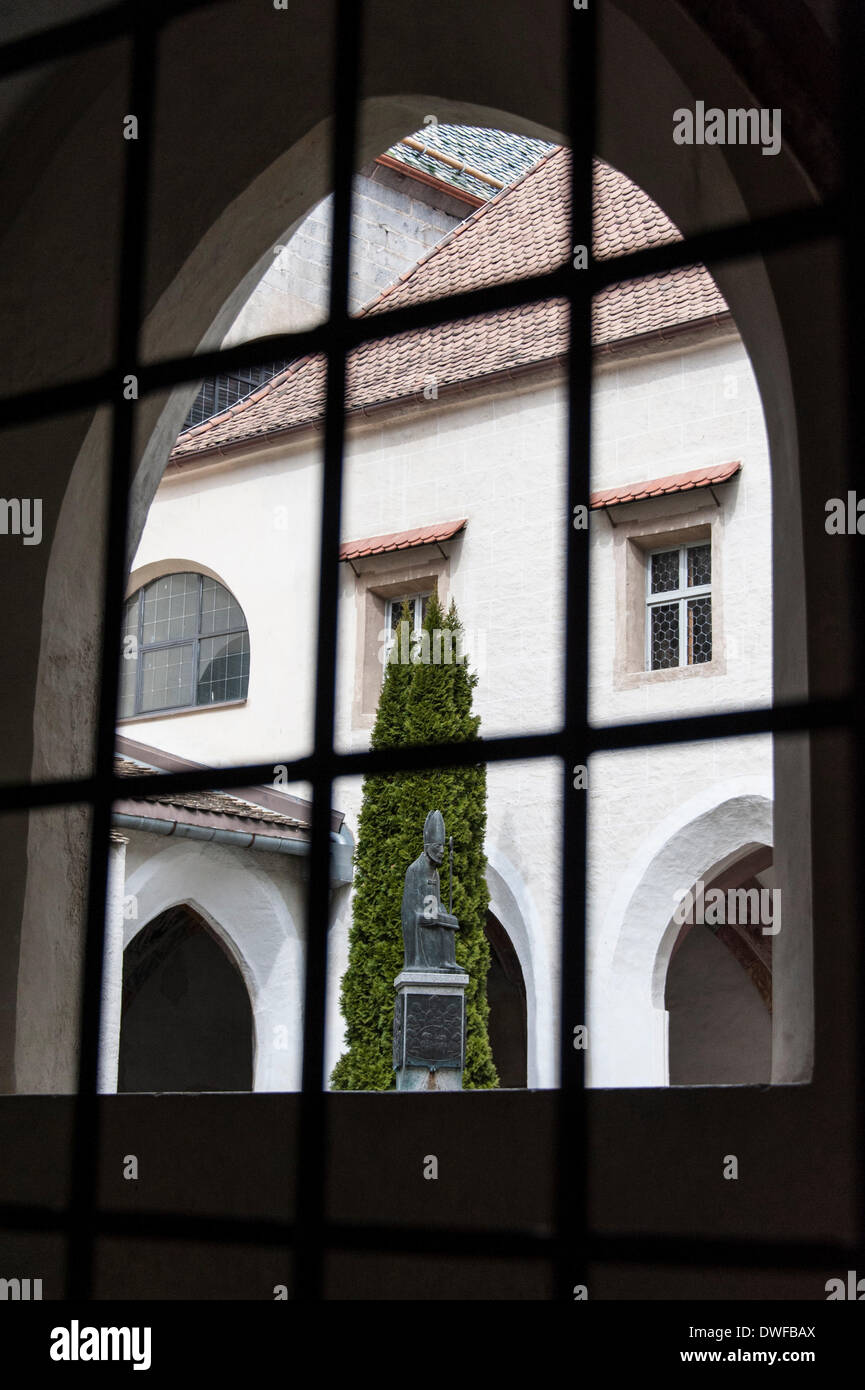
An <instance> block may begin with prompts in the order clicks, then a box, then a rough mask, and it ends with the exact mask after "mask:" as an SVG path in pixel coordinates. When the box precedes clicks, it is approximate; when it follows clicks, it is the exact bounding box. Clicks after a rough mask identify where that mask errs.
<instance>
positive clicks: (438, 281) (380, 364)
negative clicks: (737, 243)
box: [171, 147, 729, 464]
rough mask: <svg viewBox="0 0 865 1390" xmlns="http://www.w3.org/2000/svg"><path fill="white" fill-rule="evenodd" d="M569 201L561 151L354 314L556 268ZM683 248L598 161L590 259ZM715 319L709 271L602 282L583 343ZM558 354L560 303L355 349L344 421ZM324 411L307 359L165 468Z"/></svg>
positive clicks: (321, 374)
mask: <svg viewBox="0 0 865 1390" xmlns="http://www.w3.org/2000/svg"><path fill="white" fill-rule="evenodd" d="M569 202H570V154H569V152H568V151H567V150H564V149H561V148H559V147H556V148H554V149H553V150H552V151H551V152H550V153H549V154H547V155H545V156H544V157H543V158H542V159H541V160H540V162H539V163H538V164H536V165H535V166H534V167H533V168H532V169H530V170H529V172H528V173H527V174H525V175H524V176H523V177H522V178H521V179H519V180H518V181H517V182H516V183H515V184H513V185H512V186H511V187H510V188H506V189H503V190H502V191H501V192H500V193H499V194H498V195H497V196H496V197H495V198H493V199H491V201H490V202H488V203H484V204H483V206H481V207H479V208H477V210H476V211H475V212H474V213H473V214H472V216H471V217H468V218H466V220H465V221H464V222H462V223H460V225H459V226H458V227H456V228H454V230H453V231H452V232H450V233H449V234H448V236H446V237H445V238H444V240H443V241H441V242H439V244H438V246H436V247H435V248H434V249H433V250H432V251H430V252H429V253H428V255H426V256H425V257H424V258H423V259H422V260H421V261H419V262H418V264H417V265H416V266H415V267H414V269H413V270H411V271H409V272H407V273H406V274H405V275H403V276H401V277H400V279H399V280H397V281H396V283H395V284H394V285H392V286H391V287H390V288H389V289H387V290H384V291H383V292H382V293H381V294H380V295H379V296H378V298H377V299H374V300H373V301H372V303H371V304H369V305H367V307H366V308H365V309H364V310H363V311H362V313H363V314H375V313H380V312H383V311H384V310H389V309H395V308H398V307H400V306H402V305H406V304H414V303H419V302H422V301H426V300H430V299H435V298H438V297H440V296H441V295H444V294H454V293H457V292H458V291H460V290H470V289H480V288H483V287H485V286H487V285H495V284H498V283H500V282H501V281H503V280H509V279H520V278H524V277H526V276H530V275H538V274H542V273H544V272H546V271H550V270H554V269H556V268H557V267H559V266H561V265H562V264H563V263H565V261H566V260H567V258H568V257H569V256H570V251H571V248H570V239H571V238H570V226H569ZM680 240H681V234H680V233H679V231H678V230H677V228H676V227H675V226H674V225H673V223H672V222H671V221H670V219H669V218H668V217H667V216H666V214H665V213H663V212H662V211H661V209H660V208H659V207H658V206H657V205H656V204H655V203H653V202H652V200H651V198H649V197H648V195H647V194H646V193H644V192H643V191H642V189H640V188H638V187H637V186H636V184H634V183H632V182H631V180H630V179H628V178H626V177H625V175H624V174H621V173H619V172H618V171H617V170H615V169H612V168H610V166H609V165H607V164H602V163H601V162H600V161H598V160H596V161H595V196H594V254H595V256H596V257H597V258H598V259H599V260H605V259H609V258H610V257H611V256H616V255H621V254H624V253H627V252H630V251H637V250H640V249H642V248H644V247H647V246H655V245H661V244H666V243H669V242H674V241H680ZM719 317H724V318H725V319H729V310H728V309H727V305H726V303H725V301H724V299H723V297H722V295H721V293H720V291H719V290H718V287H717V286H716V284H715V282H714V280H713V279H712V277H711V276H710V275H709V273H708V271H707V270H706V269H705V267H704V266H699V265H698V266H687V267H685V268H683V269H680V270H674V271H669V272H666V273H664V274H660V275H651V276H645V277H643V278H642V279H639V280H630V281H628V282H627V283H625V284H619V285H611V286H610V287H609V288H608V289H606V290H604V291H603V292H602V293H601V294H599V295H596V296H595V299H594V302H593V309H592V340H593V343H594V344H595V346H596V347H598V348H604V347H612V346H614V345H616V344H621V343H623V342H626V341H628V340H630V339H634V338H642V337H645V336H646V335H649V334H653V333H657V332H663V331H666V330H672V329H679V328H683V327H687V326H688V325H691V324H698V323H706V322H707V321H708V322H712V321H715V320H717V319H718V318H719ZM567 349H568V313H567V305H566V303H565V302H564V301H562V300H546V301H544V302H542V303H535V304H526V305H522V306H521V307H520V308H517V309H506V310H501V311H499V312H497V313H492V314H484V315H482V316H478V317H475V318H472V319H464V320H460V321H459V322H456V323H446V324H440V325H436V326H435V327H433V328H423V329H416V330H414V331H412V332H409V333H402V334H399V335H398V336H396V337H392V338H387V339H384V340H383V341H381V342H367V343H362V344H360V346H359V347H357V348H356V349H354V350H353V351H352V352H351V353H350V354H349V357H348V379H347V388H346V408H347V410H348V411H349V413H351V412H352V411H358V412H359V411H366V410H369V409H371V408H373V407H374V406H380V405H390V404H395V403H397V402H407V401H422V400H423V399H424V390H425V388H426V387H428V384H429V381H430V378H431V377H432V378H434V380H435V383H436V391H437V395H441V393H442V392H443V391H444V390H446V389H447V388H448V387H449V386H460V387H463V386H466V385H468V384H469V383H470V382H477V383H481V382H482V381H483V379H484V378H486V377H495V376H496V375H497V374H501V373H504V372H511V371H515V370H520V369H522V368H526V367H535V366H539V365H542V364H544V363H555V362H561V361H563V360H564V358H565V356H566V353H567ZM324 401H325V368H324V360H323V358H322V357H321V356H316V357H306V358H303V359H302V360H301V361H299V362H294V363H292V364H291V366H289V367H287V368H286V369H285V371H283V372H280V373H279V374H278V375H277V376H275V377H274V378H273V380H272V381H270V382H268V383H267V385H265V386H262V387H261V389H260V390H258V391H256V392H255V393H254V394H253V395H252V396H249V397H247V399H246V400H244V401H239V402H238V403H237V405H234V406H232V407H231V408H230V409H229V410H227V411H225V412H223V414H221V415H214V416H213V417H212V418H211V419H210V420H207V421H205V423H204V424H201V425H198V426H196V427H195V428H194V429H190V430H186V431H185V432H184V433H183V434H181V436H180V438H179V439H178V441H177V444H176V445H175V448H174V452H173V453H172V456H171V460H172V462H173V463H174V464H181V463H182V462H183V461H184V460H185V459H187V458H191V457H192V456H194V455H197V454H205V453H210V452H214V453H216V452H220V451H222V450H224V449H226V448H238V447H243V448H245V447H248V446H249V445H250V444H252V443H253V442H254V441H256V440H262V441H264V440H268V439H270V438H272V437H273V436H278V435H280V434H284V433H286V432H288V431H290V430H295V429H299V428H303V427H306V426H309V425H313V424H320V423H321V421H322V419H323V416H324ZM432 408H433V409H434V408H435V407H432Z"/></svg>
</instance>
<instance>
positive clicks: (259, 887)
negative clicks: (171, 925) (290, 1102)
mask: <svg viewBox="0 0 865 1390" xmlns="http://www.w3.org/2000/svg"><path fill="white" fill-rule="evenodd" d="M254 857H255V856H253V855H252V854H250V853H247V852H244V851H239V850H234V849H227V848H226V847H223V846H219V847H216V846H213V845H211V844H210V843H199V842H197V841H191V840H178V841H177V842H174V843H172V844H169V845H164V844H160V845H158V847H157V848H156V850H155V852H154V853H153V854H152V855H149V856H148V857H147V858H146V859H145V860H144V861H143V862H142V863H141V864H140V865H138V867H137V868H135V869H134V870H133V871H132V872H131V873H130V874H129V877H128V878H127V881H126V889H125V892H126V894H127V896H128V897H132V898H133V899H134V900H135V902H136V906H137V909H138V916H137V917H136V918H135V919H133V920H131V921H127V922H125V923H124V933H123V949H124V951H125V949H126V947H127V946H128V945H129V943H130V942H131V941H132V940H134V938H135V937H136V936H137V935H138V933H139V932H140V931H141V930H142V929H143V928H144V927H145V926H147V924H148V923H149V922H152V921H153V919H154V917H157V916H158V915H159V913H160V912H165V911H166V910H167V909H168V908H169V907H174V906H176V905H177V904H178V903H187V904H188V905H189V906H190V907H191V908H193V909H194V911H195V912H197V913H198V914H199V915H200V916H201V917H202V919H203V920H204V921H205V922H206V923H207V925H208V926H209V927H210V929H211V931H212V932H213V933H214V935H215V936H216V937H217V938H218V939H219V941H220V943H221V944H222V946H223V947H224V949H225V950H226V952H227V953H228V956H229V958H230V959H231V960H232V962H233V963H234V965H235V966H236V967H237V969H238V971H239V972H240V975H241V978H242V979H243V983H244V985H245V987H246V990H247V993H248V995H249V1001H250V1006H251V1010H252V1034H253V1036H252V1057H253V1064H252V1075H253V1090H254V1091H294V1090H297V1089H298V1088H299V1085H300V1068H301V1057H300V1040H301V1027H300V1021H301V1018H302V1006H303V984H302V981H303V964H304V955H305V950H304V943H303V939H302V937H301V934H300V932H299V930H298V928H297V925H296V923H295V919H294V915H293V913H292V911H291V909H290V908H289V906H288V904H287V903H286V901H285V899H284V898H283V896H282V894H281V893H280V892H279V890H278V888H277V886H276V884H275V883H274V882H273V880H272V879H271V878H270V877H269V875H268V874H267V873H266V872H265V871H264V869H263V868H261V867H259V866H258V865H256V864H254V863H252V862H250V861H251V860H252V859H253V858H254ZM286 1011H287V1016H286ZM276 1024H285V1025H286V1026H288V1027H289V1028H290V1032H289V1037H288V1046H287V1047H286V1048H285V1049H282V1048H277V1047H276V1046H275V1043H274V1036H273V1028H274V1026H275V1025H276ZM292 1024H293V1031H291V1025H292Z"/></svg>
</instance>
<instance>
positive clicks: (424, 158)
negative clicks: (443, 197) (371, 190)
mask: <svg viewBox="0 0 865 1390" xmlns="http://www.w3.org/2000/svg"><path fill="white" fill-rule="evenodd" d="M412 138H413V139H414V140H421V141H422V142H423V143H424V144H425V145H426V146H428V148H430V149H433V150H438V151H439V152H440V153H441V154H447V155H450V156H451V158H452V159H459V160H462V161H463V162H464V163H465V164H467V165H468V166H469V167H470V168H472V169H477V170H479V171H480V172H481V173H484V174H490V175H492V177H493V178H495V179H499V180H500V181H501V182H502V183H503V184H509V183H513V182H514V180H515V179H518V178H520V176H521V175H522V174H524V173H525V172H526V170H527V169H531V167H532V165H534V164H537V162H538V160H539V159H540V158H541V156H542V155H545V154H547V153H548V152H549V150H551V149H552V148H553V146H552V145H550V144H548V143H547V142H546V141H545V140H532V139H530V138H529V137H528V136H526V135H513V134H511V133H510V132H509V131H507V130H487V129H485V128H484V127H482V126H463V125H426V126H423V127H422V128H421V129H420V130H416V131H415V133H414V136H413V137H412ZM387 154H388V155H390V157H391V159H397V160H399V162H400V164H405V165H407V166H408V167H409V168H410V169H419V170H420V171H421V172H422V173H424V174H431V175H432V176H433V178H436V179H438V180H439V181H440V182H441V183H449V184H451V185H452V186H453V187H454V188H458V189H460V190H462V192H464V193H472V194H474V196H475V197H476V198H482V199H483V200H484V202H488V201H489V199H490V198H492V197H493V196H494V195H495V192H496V190H495V188H493V187H492V186H491V185H490V184H488V183H484V181H483V180H482V179H476V178H473V177H472V176H471V174H468V173H464V172H461V171H460V170H459V169H452V168H450V167H449V165H447V164H443V163H442V161H441V160H440V159H435V158H434V157H433V156H432V155H428V154H421V152H420V151H419V150H413V149H411V148H410V147H409V146H408V145H403V144H402V143H397V144H396V145H392V146H391V148H390V149H389V150H388V151H387Z"/></svg>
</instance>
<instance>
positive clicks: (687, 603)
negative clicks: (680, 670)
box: [646, 541, 712, 671]
mask: <svg viewBox="0 0 865 1390" xmlns="http://www.w3.org/2000/svg"><path fill="white" fill-rule="evenodd" d="M711 584H712V547H711V544H710V542H709V541H700V542H698V543H696V544H693V545H680V546H673V547H670V548H669V549H668V550H655V551H652V552H651V553H650V555H649V563H648V584H647V590H648V593H647V598H646V604H647V612H646V665H647V668H648V669H649V670H650V671H664V670H669V669H670V668H671V667H674V666H699V665H701V664H703V663H704V662H706V661H711V660H712V594H711Z"/></svg>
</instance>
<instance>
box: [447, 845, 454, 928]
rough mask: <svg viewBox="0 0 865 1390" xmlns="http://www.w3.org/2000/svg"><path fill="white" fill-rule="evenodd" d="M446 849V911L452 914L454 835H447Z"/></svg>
mask: <svg viewBox="0 0 865 1390" xmlns="http://www.w3.org/2000/svg"><path fill="white" fill-rule="evenodd" d="M448 850H449V855H450V875H449V878H450V882H449V883H448V912H450V913H451V914H453V910H454V837H453V835H450V836H449V837H448Z"/></svg>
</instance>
